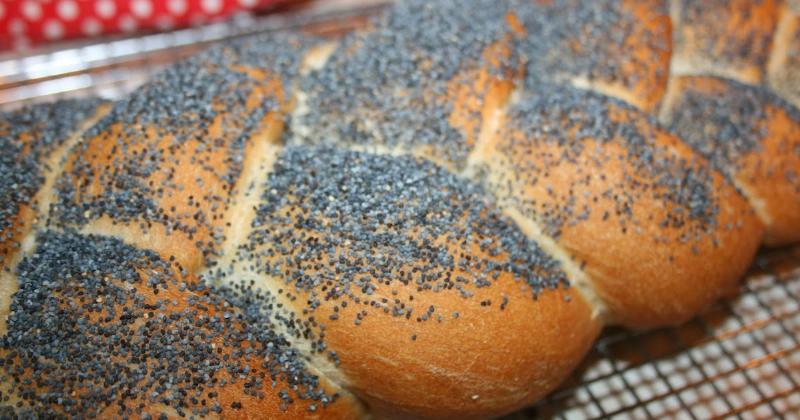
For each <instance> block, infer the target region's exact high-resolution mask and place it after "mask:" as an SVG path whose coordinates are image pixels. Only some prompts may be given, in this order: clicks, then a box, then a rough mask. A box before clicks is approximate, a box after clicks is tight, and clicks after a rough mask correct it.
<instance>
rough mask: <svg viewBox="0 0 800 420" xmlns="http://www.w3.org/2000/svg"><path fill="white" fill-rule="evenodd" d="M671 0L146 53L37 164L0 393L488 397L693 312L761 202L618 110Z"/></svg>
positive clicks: (352, 407) (632, 104)
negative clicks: (614, 330)
mask: <svg viewBox="0 0 800 420" xmlns="http://www.w3.org/2000/svg"><path fill="white" fill-rule="evenodd" d="M767 3H769V2H767ZM764 4H766V3H764ZM769 4H771V3H769ZM605 6H607V7H605ZM672 6H673V7H672V8H671V9H670V12H671V13H672V15H673V16H682V15H679V14H676V11H680V10H682V9H681V7H675V6H681V4H679V2H673V3H672ZM687 7H688V6H687ZM759 7H760V6H759ZM665 10H666V9H665V8H664V5H663V4H662V3H661V2H659V1H652V2H651V1H648V2H633V1H631V2H627V1H623V2H620V3H613V4H612V3H611V2H606V1H602V2H600V3H599V4H595V3H593V2H582V1H577V0H557V1H553V2H549V1H542V2H529V1H524V0H519V1H518V0H509V1H507V2H496V1H489V0H478V1H476V2H475V3H474V4H470V5H469V7H464V3H463V2H459V1H454V0H441V1H439V2H428V1H423V0H411V1H406V2H400V3H398V5H397V6H394V7H393V8H392V9H391V10H390V11H389V12H388V14H387V15H384V16H383V17H379V18H377V19H375V20H373V21H371V23H370V24H369V25H368V26H367V27H366V28H365V29H364V30H363V31H360V32H357V33H355V34H352V35H350V36H347V37H345V38H344V39H343V40H342V41H341V42H340V43H334V42H331V43H321V42H318V41H316V40H311V39H307V38H303V37H300V36H296V35H287V34H282V35H273V36H269V37H256V38H249V39H246V40H242V41H237V42H234V43H228V44H225V45H223V46H219V47H215V48H213V49H212V50H210V51H208V52H206V53H203V54H201V55H199V56H198V57H195V58H192V59H190V60H188V61H184V62H182V63H181V64H179V65H177V66H176V67H175V68H173V69H170V70H168V71H166V72H164V73H162V74H161V75H160V76H157V77H156V78H155V79H154V80H153V81H152V82H151V83H149V84H147V85H146V86H145V87H143V88H142V89H140V90H138V91H137V92H136V93H134V94H133V95H131V96H130V97H129V98H127V99H125V100H123V101H121V102H120V103H118V104H116V105H115V107H114V109H113V110H112V112H111V113H110V114H109V115H108V116H106V117H105V118H104V119H103V120H102V121H100V122H99V123H98V124H96V125H95V126H94V127H92V128H91V129H90V130H89V131H88V132H87V133H86V134H85V135H84V136H82V137H80V139H82V142H81V143H80V144H78V145H77V146H76V147H75V148H74V149H72V151H71V152H70V153H69V155H68V159H67V161H66V165H64V166H63V169H64V174H63V176H59V177H58V178H59V179H58V182H55V183H54V181H55V179H54V177H51V178H49V179H50V181H49V182H50V185H51V188H53V187H52V186H53V185H54V188H55V191H54V193H53V194H50V195H48V197H47V198H48V201H47V202H48V203H49V202H52V203H53V204H54V206H53V207H52V208H51V207H50V206H49V205H48V206H46V207H47V208H48V209H49V210H50V211H49V214H48V213H47V212H41V211H40V212H39V213H40V216H42V217H41V219H42V222H41V227H42V229H41V230H40V231H38V232H36V234H35V235H34V234H28V235H27V237H26V238H25V240H24V241H22V242H23V243H28V244H29V245H28V248H29V249H28V250H27V251H26V252H25V253H24V258H23V259H22V261H21V262H20V264H19V266H18V267H17V269H16V270H15V272H14V275H13V276H11V275H10V271H7V272H6V274H5V276H6V277H9V276H10V277H13V280H14V281H15V282H18V283H19V286H20V289H19V291H18V292H17V293H15V294H14V295H13V296H11V295H9V300H10V301H11V304H10V305H2V303H0V305H1V306H2V307H3V308H8V310H7V311H6V312H7V313H8V321H9V324H8V331H6V332H5V333H4V335H3V336H2V337H0V359H2V360H0V362H2V363H0V376H2V380H0V384H2V387H0V391H2V394H0V416H3V415H9V416H11V415H17V416H25V415H39V416H44V417H53V416H56V415H63V416H74V415H85V414H89V415H92V414H96V415H98V416H100V417H122V416H132V417H137V416H138V417H142V418H147V417H148V416H147V415H145V413H147V414H149V415H151V417H155V416H157V415H169V416H178V415H181V414H184V415H187V416H198V417H216V416H220V415H221V416H222V417H226V418H227V417H233V418H237V417H241V418H253V417H258V418H262V417H270V418H271V417H279V416H285V417H288V418H306V417H312V418H313V417H314V416H319V417H324V418H358V417H364V416H368V415H374V416H376V417H379V418H383V417H400V418H409V417H429V418H448V417H449V418H487V417H492V416H497V415H502V414H504V413H507V412H510V411H513V410H516V409H518V408H521V407H523V406H525V405H528V404H530V403H532V402H534V401H535V400H537V399H539V398H541V397H542V396H543V395H545V394H546V393H547V392H549V391H550V390H552V389H554V388H555V387H556V386H557V385H558V383H559V382H561V381H562V380H563V379H564V378H565V377H566V376H567V375H568V374H569V373H570V371H571V370H572V369H573V368H574V366H575V365H576V364H577V363H578V362H579V361H580V359H581V358H582V356H583V354H584V353H585V352H586V351H587V349H588V348H589V347H590V345H591V343H592V341H593V340H594V339H595V338H596V336H597V335H598V333H599V330H600V328H601V327H602V326H603V325H608V324H611V323H617V324H623V325H626V326H629V327H633V328H649V327H653V326H660V325H666V324H674V323H677V322H680V321H682V320H684V319H686V318H688V317H690V316H692V315H694V314H695V313H696V312H697V311H699V310H701V309H702V308H703V307H704V306H705V305H707V304H709V303H711V302H712V301H713V300H715V299H716V298H717V297H718V296H720V295H721V294H723V293H725V292H726V291H727V290H728V289H732V288H733V287H734V286H735V282H736V280H737V278H738V276H739V275H740V273H741V272H742V271H743V270H744V268H745V267H746V266H747V265H748V264H749V263H750V261H751V260H752V255H753V253H754V252H755V248H756V247H757V246H758V244H759V242H760V240H761V237H762V230H763V227H762V222H761V221H760V220H759V217H758V216H760V215H761V213H760V211H761V210H759V207H758V202H756V201H753V197H752V196H751V195H749V194H747V191H745V190H744V189H743V188H741V187H740V186H739V185H738V184H736V186H737V187H739V188H738V190H737V188H735V187H734V184H735V180H734V179H733V177H731V176H730V175H729V172H728V171H726V170H725V165H719V164H718V162H719V161H718V160H717V159H715V157H714V154H713V153H712V154H711V155H706V156H707V158H704V157H703V156H702V155H703V152H702V147H703V146H702V142H693V141H689V142H687V143H685V144H684V143H683V142H682V141H681V140H680V139H679V138H678V137H676V136H674V135H673V134H671V133H670V132H669V131H668V130H667V129H665V128H663V127H661V126H659V125H658V123H657V122H655V120H653V119H651V118H648V117H646V115H645V114H643V113H642V112H640V111H639V110H637V109H636V108H639V109H641V110H644V111H653V110H654V109H655V106H656V104H657V103H658V101H659V100H661V99H662V96H663V94H664V90H665V87H666V86H667V85H668V86H670V88H669V94H668V95H666V99H665V102H664V105H663V109H670V107H669V106H668V105H669V104H670V100H671V99H673V96H674V95H673V94H672V93H673V92H674V91H675V86H677V87H680V86H681V83H680V82H679V79H675V78H673V79H672V80H670V81H669V82H668V81H667V79H668V76H669V74H668V73H666V70H665V69H666V65H667V64H666V63H667V62H668V60H669V59H670V55H671V54H670V53H671V50H672V47H671V40H670V37H671V35H670V34H671V29H670V22H669V19H667V17H666V15H665ZM736 10H739V9H736ZM756 15H757V16H761V15H759V14H758V13H757V14H756ZM687 16H688V15H687ZM742 16H749V15H747V14H743V15H742ZM701 17H702V16H701ZM701 20H702V19H701ZM734 20H735V19H734ZM699 21H700V20H692V19H684V20H682V21H681V22H682V23H685V22H689V23H692V22H699ZM689 26H691V25H689ZM723 26H724V25H723ZM748 27H749V26H748ZM629 32H630V33H629ZM756 32H758V31H757V30H756ZM770 32H771V30H770ZM720 34H721V36H723V37H725V38H731V39H732V40H734V41H736V40H737V39H738V38H736V36H735V35H731V34H730V33H729V32H727V31H722V32H720ZM706 35H707V33H706V32H703V36H706ZM687 39H689V38H686V37H685V36H683V37H681V36H678V34H675V40H676V42H682V43H684V44H686V45H688V44H687ZM696 39H697V38H692V39H691V41H692V42H694V41H695V40H696ZM758 39H760V38H759V37H758V36H754V37H751V39H750V40H751V41H753V42H754V43H755V44H754V45H756V44H757V45H761V44H759V43H758V42H760V41H758ZM748 42H749V41H748ZM712 44H713V43H711V44H703V45H712ZM740 44H741V43H740ZM554 45H555V46H554ZM714 45H716V44H714ZM732 45H733V44H732ZM709 48H711V47H709ZM714 48H717V47H714ZM714 48H711V50H714ZM748 48H749V47H748ZM685 50H686V48H684V49H683V50H682V51H685ZM689 50H691V48H689ZM711 50H709V51H711ZM714 51H716V50H714ZM712 52H713V51H712ZM717 52H718V53H719V55H720V56H721V57H723V58H725V59H726V60H728V61H725V62H730V63H734V64H735V65H736V66H739V64H738V63H739V62H740V61H741V62H748V60H750V61H753V60H756V61H759V62H760V63H761V64H760V65H761V66H762V67H763V66H764V62H765V60H766V59H765V58H764V57H768V55H767V54H769V52H767V53H764V54H761V53H758V54H751V53H750V52H747V51H745V52H744V53H742V51H738V52H737V51H734V52H730V51H728V50H725V49H722V50H719V51H717ZM740 56H741V57H740ZM776 56H777V55H776V54H774V53H773V55H772V56H771V57H770V60H773V58H774V57H776ZM737 57H738V58H737ZM773 61H774V60H773ZM771 62H772V61H771ZM732 65H733V64H732ZM737 69H738V67H737ZM770 69H772V67H770ZM687 71H689V72H694V71H705V70H704V68H703V67H700V66H698V67H696V68H695V67H692V68H690V69H689V70H687ZM736 71H737V72H738V70H736ZM770 71H772V70H770ZM734 73H735V72H734ZM741 73H742V74H749V73H747V72H746V71H744V72H741ZM736 74H737V75H738V74H739V73H736ZM737 77H738V76H737ZM676 80H678V82H676V83H672V82H675V81H676ZM759 80H760V79H759ZM553 83H556V84H557V85H558V86H554V85H553ZM611 97H613V98H616V99H612V98H611ZM770 101H772V99H770ZM770 101H767V102H764V103H769V104H774V103H773V102H770ZM734 108H735V107H734ZM782 109H784V110H785V109H786V108H782ZM778 114H780V113H778ZM730 115H736V113H735V112H731V113H730ZM776 115H777V114H776ZM780 115H783V114H780ZM786 115H789V114H788V113H786ZM784 116H785V115H784ZM790 117H791V115H789V117H786V118H784V120H785V119H787V118H789V119H790ZM776 118H778V117H776ZM781 118H783V117H781ZM779 119H780V118H779ZM773 120H774V118H773ZM773 120H770V122H769V124H768V125H769V127H770V128H769V129H770V130H771V129H772V128H773V127H774V126H776V125H778V126H780V127H784V125H782V124H777V123H774V121H773ZM287 121H288V124H285V122H287ZM781 121H783V120H781ZM735 122H737V123H738V122H740V121H739V120H737V121H735ZM708 124H711V123H708ZM781 130H783V128H781ZM786 136H788V134H786ZM786 136H785V137H786ZM787 138H789V137H787ZM789 139H791V138H789ZM748 141H749V140H748ZM787 141H790V140H787ZM693 148H697V150H693ZM725 150H727V149H725ZM698 152H699V153H698ZM532 156H533V158H532ZM59 168H60V166H59ZM789 169H791V168H789ZM1 172H2V173H8V171H6V170H5V169H4V170H3V171H1ZM57 172H60V169H59V171H57ZM48 176H50V175H48ZM45 178H46V180H47V179H48V178H47V177H45ZM732 181H733V183H731V182H732ZM44 185H45V187H46V185H47V182H45V184H44ZM45 187H42V188H43V189H46V188H45ZM783 187H784V186H782V187H781V188H783ZM747 199H750V200H751V204H752V205H753V206H754V207H755V209H754V208H753V207H751V205H749V204H748V203H747ZM757 215H758V216H757ZM48 216H49V219H48ZM45 219H47V220H45ZM762 219H763V217H762ZM764 220H766V219H764ZM23 248H25V246H23ZM2 280H3V281H5V277H3V278H2ZM15 284H16V283H15ZM43 291H44V292H43ZM206 314H207V315H206ZM53 343H58V345H53ZM212 345H213V347H212ZM234 379H235V383H233V380H234ZM223 381H224V383H223ZM220 410H222V411H221V412H220Z"/></svg>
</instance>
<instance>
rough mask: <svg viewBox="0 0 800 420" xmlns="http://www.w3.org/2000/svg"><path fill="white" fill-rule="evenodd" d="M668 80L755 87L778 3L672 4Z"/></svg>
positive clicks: (711, 0)
mask: <svg viewBox="0 0 800 420" xmlns="http://www.w3.org/2000/svg"><path fill="white" fill-rule="evenodd" d="M672 2H673V4H672V13H671V15H672V22H673V25H674V27H675V29H674V31H675V53H674V54H673V57H672V68H671V73H672V75H700V74H709V75H714V76H721V77H726V78H730V79H734V80H738V81H740V82H743V83H750V84H759V83H761V81H762V79H763V78H764V71H765V66H766V64H767V58H768V57H769V54H770V47H771V44H772V37H773V34H774V32H775V27H776V25H777V22H778V13H779V11H780V0H760V1H752V0H672Z"/></svg>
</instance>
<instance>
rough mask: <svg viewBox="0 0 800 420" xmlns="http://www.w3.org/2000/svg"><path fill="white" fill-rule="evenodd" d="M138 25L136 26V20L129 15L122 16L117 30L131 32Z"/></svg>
mask: <svg viewBox="0 0 800 420" xmlns="http://www.w3.org/2000/svg"><path fill="white" fill-rule="evenodd" d="M138 26H139V25H137V24H136V19H134V18H133V17H132V16H130V15H122V16H120V17H119V28H120V29H122V32H133V31H135V30H136V28H137V27H138Z"/></svg>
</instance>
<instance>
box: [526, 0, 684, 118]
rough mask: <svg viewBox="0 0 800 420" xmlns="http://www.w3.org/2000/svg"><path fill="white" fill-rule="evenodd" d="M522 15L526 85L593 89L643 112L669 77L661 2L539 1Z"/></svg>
mask: <svg viewBox="0 0 800 420" xmlns="http://www.w3.org/2000/svg"><path fill="white" fill-rule="evenodd" d="M534 3H537V4H538V6H539V7H538V8H537V10H536V11H535V12H533V13H528V14H526V17H527V18H528V19H529V21H527V22H526V26H527V27H528V28H529V32H530V35H529V36H528V37H527V38H526V42H525V43H524V44H523V47H522V49H523V53H524V54H526V55H527V56H528V57H529V60H528V67H527V79H528V84H529V85H530V84H537V83H540V82H542V81H545V82H550V83H565V84H572V85H575V86H579V87H582V88H588V89H592V90H594V91H597V92H601V93H604V94H606V95H609V96H613V97H616V98H618V99H621V100H624V101H626V102H628V103H630V104H632V105H634V106H637V107H639V108H641V109H644V110H646V111H652V110H653V109H655V107H656V106H657V105H658V102H659V100H660V99H661V95H663V93H664V89H665V88H666V84H667V78H668V77H669V62H670V56H671V53H672V27H671V24H670V19H669V14H668V8H667V2H666V1H664V0H645V1H642V0H601V1H586V0H537V1H535V2H534Z"/></svg>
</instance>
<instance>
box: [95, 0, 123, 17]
mask: <svg viewBox="0 0 800 420" xmlns="http://www.w3.org/2000/svg"><path fill="white" fill-rule="evenodd" d="M94 11H95V12H97V16H100V17H101V18H103V19H111V18H112V17H114V13H117V5H116V4H114V1H113V0H99V1H98V2H96V3H95V4H94Z"/></svg>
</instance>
